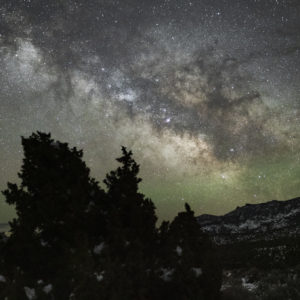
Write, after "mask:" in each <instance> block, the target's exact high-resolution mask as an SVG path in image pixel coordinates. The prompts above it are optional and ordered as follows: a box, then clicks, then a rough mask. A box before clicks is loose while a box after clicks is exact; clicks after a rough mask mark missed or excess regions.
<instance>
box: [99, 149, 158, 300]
mask: <svg viewBox="0 0 300 300" xmlns="http://www.w3.org/2000/svg"><path fill="white" fill-rule="evenodd" d="M122 154H123V155H122V157H120V158H117V161H118V162H119V163H121V166H120V167H118V168H117V169H116V170H115V171H112V172H110V173H109V174H108V175H107V176H106V179H105V180H104V183H105V184H106V186H107V189H108V190H107V197H108V201H109V202H110V204H109V205H110V213H109V220H110V226H109V238H108V244H109V246H108V249H107V256H106V257H105V260H106V264H107V268H106V271H105V272H106V276H105V277H106V282H109V283H110V284H108V286H107V287H106V291H107V292H108V294H109V295H110V297H112V298H109V299H120V298H122V299H143V298H144V297H146V294H147V293H148V292H150V289H149V278H150V272H151V271H150V269H151V267H152V261H153V257H154V247H155V244H156V227H155V223H156V219H157V218H156V215H155V207H154V204H153V203H152V201H151V200H150V199H147V198H145V196H144V195H143V194H142V193H140V192H139V191H138V184H139V183H140V182H141V179H140V178H139V177H138V173H139V165H138V164H137V163H136V162H135V161H134V160H133V158H132V152H131V151H127V149H126V148H125V147H122Z"/></svg>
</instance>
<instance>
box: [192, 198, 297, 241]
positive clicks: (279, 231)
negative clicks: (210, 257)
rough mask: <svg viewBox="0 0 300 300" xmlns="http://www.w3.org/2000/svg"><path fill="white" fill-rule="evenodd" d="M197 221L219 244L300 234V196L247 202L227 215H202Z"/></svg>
mask: <svg viewBox="0 0 300 300" xmlns="http://www.w3.org/2000/svg"><path fill="white" fill-rule="evenodd" d="M197 219H198V222H199V224H200V226H201V227H202V229H203V230H204V231H205V232H207V233H208V234H209V235H211V236H212V237H213V238H214V240H215V241H216V243H217V244H228V243H233V242H237V241H257V240H261V239H263V240H274V239H278V238H283V237H284V238H287V237H298V236H300V198H295V199H291V200H287V201H277V200H273V201H270V202H266V203H260V204H246V205H245V206H242V207H237V208H236V209H235V210H233V211H231V212H229V213H227V214H225V215H224V216H213V215H201V216H199V217H198V218H197Z"/></svg>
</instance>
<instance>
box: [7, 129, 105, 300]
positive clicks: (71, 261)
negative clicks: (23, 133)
mask: <svg viewBox="0 0 300 300" xmlns="http://www.w3.org/2000/svg"><path fill="white" fill-rule="evenodd" d="M22 145H23V149H24V159H23V165H22V169H21V172H20V173H19V174H18V175H19V178H20V179H21V185H20V186H17V185H16V184H11V183H8V189H7V190H5V191H4V192H3V194H4V196H5V197H6V201H7V203H9V204H13V205H15V207H16V212H17V218H16V219H14V220H13V222H11V223H10V226H11V237H10V238H9V240H8V242H7V243H6V245H5V247H4V249H3V255H4V257H5V264H6V269H7V273H8V277H9V278H13V277H15V276H16V274H17V276H18V278H22V280H21V279H19V281H23V282H22V289H21V290H20V292H19V294H18V295H17V299H24V286H28V287H30V286H34V285H36V282H37V281H38V280H39V281H41V280H42V281H43V282H44V283H45V284H47V283H49V282H51V284H53V285H54V288H55V289H56V298H55V299H67V298H68V297H69V293H70V292H71V291H72V289H73V288H72V286H73V285H74V284H75V283H74V284H73V282H76V277H78V278H77V279H78V280H77V282H78V281H79V280H81V281H82V280H84V277H85V275H86V276H87V277H88V275H87V274H85V273H84V272H85V271H86V272H90V271H91V270H92V269H93V260H92V257H91V255H90V254H89V252H88V250H89V249H90V248H92V247H93V243H94V244H95V243H96V242H97V240H99V239H101V238H103V236H104V235H105V230H106V229H105V227H106V225H105V222H103V218H102V219H101V218H98V216H97V214H99V213H101V209H99V208H100V206H101V205H102V204H100V203H102V202H103V197H104V192H103V191H102V190H101V189H100V188H99V186H98V183H97V182H96V181H95V180H94V179H91V178H90V176H89V172H90V171H89V169H88V168H87V166H86V165H85V163H84V162H83V161H82V155H83V153H82V151H81V150H80V151H78V150H77V149H76V148H72V149H70V148H69V147H68V145H67V144H65V143H60V142H54V140H52V139H51V137H50V134H45V133H41V132H38V133H33V134H32V135H31V136H30V137H29V138H22ZM91 207H97V208H98V210H97V213H95V212H94V211H93V212H91ZM99 220H100V221H99ZM89 265H90V267H88V270H85V269H86V268H87V266H89ZM15 282H16V280H15ZM15 284H16V285H18V283H17V282H16V283H15ZM16 291H19V289H18V288H16Z"/></svg>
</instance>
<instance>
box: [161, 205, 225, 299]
mask: <svg viewBox="0 0 300 300" xmlns="http://www.w3.org/2000/svg"><path fill="white" fill-rule="evenodd" d="M185 209H186V211H185V212H180V213H179V214H178V215H177V216H176V217H175V219H174V220H173V222H171V223H167V222H164V223H162V225H161V227H160V231H159V232H160V256H159V257H160V262H159V264H160V268H157V272H159V274H160V278H161V279H162V280H163V281H165V284H164V285H162V286H161V291H160V294H161V295H165V296H167V295H169V296H168V297H169V298H170V299H178V300H179V299H195V300H196V299H199V300H200V299H205V300H208V299H217V298H218V292H219V290H220V287H221V276H222V274H221V268H220V265H219V263H218V261H217V260H216V253H215V250H214V247H213V244H212V242H211V241H210V239H209V238H208V236H207V235H206V234H204V233H203V232H202V230H201V229H200V227H199V224H198V223H197V220H196V218H195V216H194V212H193V211H192V210H191V208H190V206H189V205H188V204H185Z"/></svg>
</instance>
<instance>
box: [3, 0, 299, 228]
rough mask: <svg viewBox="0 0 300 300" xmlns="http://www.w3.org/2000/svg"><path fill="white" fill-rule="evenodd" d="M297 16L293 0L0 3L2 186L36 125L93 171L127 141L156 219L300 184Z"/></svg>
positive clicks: (277, 195) (293, 189)
mask: <svg viewBox="0 0 300 300" xmlns="http://www.w3.org/2000/svg"><path fill="white" fill-rule="evenodd" d="M299 15H300V2H299V1H298V0H264V1H263V0H247V1H246V0H243V1H242V0H240V1H238V0H201V1H200V0H199V1H193V0H191V1H183V0H174V1H171V0H168V1H166V0H165V1H163V0H160V1H156V0H152V1H149V0H148V1H145V0H135V1H126V0H124V1H111V0H110V1H100V0H98V1H95V0H94V1H92V0H78V1H77V0H76V1H75V0H74V1H73V0H72V1H71V0H66V1H62V0H53V1H46V0H31V1H30V0H27V1H26V0H25V1H14V0H4V1H1V4H0V105H1V110H0V160H1V161H0V163H1V164H0V165H1V177H0V188H1V189H2V190H3V189H4V188H5V186H6V182H7V181H16V180H17V172H18V170H19V169H20V166H21V159H22V149H21V143H20V136H28V135H30V134H31V133H32V132H33V131H36V130H40V131H45V132H51V133H52V136H53V137H54V138H55V139H59V140H61V141H66V142H69V143H70V145H72V146H76V147H79V148H82V149H83V150H84V159H85V161H86V162H87V164H88V165H89V166H90V168H91V171H92V175H93V176H94V177H95V178H96V179H97V180H99V181H102V179H103V178H104V176H105V173H106V172H108V171H109V170H111V169H112V168H115V167H116V163H115V161H114V159H115V158H116V157H118V156H119V155H120V146H121V145H125V146H127V147H128V148H130V149H132V150H133V153H134V157H135V159H136V160H137V161H138V163H139V164H140V165H141V177H142V178H143V183H142V185H141V189H142V191H143V192H144V193H145V194H146V195H147V196H149V197H151V198H152V199H153V201H154V203H155V205H156V206H157V210H158V215H159V216H160V217H161V218H166V219H169V218H170V217H173V216H174V215H175V214H176V213H177V212H178V210H181V209H182V208H183V203H184V202H185V201H187V202H189V203H190V204H191V206H192V208H193V209H194V210H195V211H196V214H200V213H215V214H221V213H225V212H227V211H229V210H230V209H233V208H235V207H236V206H237V205H243V204H245V203H255V202H263V201H267V200H271V199H288V198H291V197H294V196H299V195H300V184H299V183H300V139H299V127H300V126H299V124H300V85H299V83H300V18H299ZM1 197H2V196H1ZM0 205H1V206H0V223H1V222H6V221H7V220H8V219H10V218H11V217H12V216H13V214H14V212H13V209H11V208H8V206H7V205H6V204H4V199H3V197H2V198H1V199H0Z"/></svg>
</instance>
